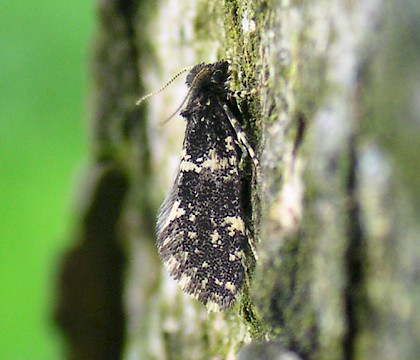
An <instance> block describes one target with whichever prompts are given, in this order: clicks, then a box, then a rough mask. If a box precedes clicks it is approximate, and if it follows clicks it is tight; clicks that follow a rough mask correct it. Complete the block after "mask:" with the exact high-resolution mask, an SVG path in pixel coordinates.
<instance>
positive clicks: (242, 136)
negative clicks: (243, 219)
mask: <svg viewBox="0 0 420 360" xmlns="http://www.w3.org/2000/svg"><path fill="white" fill-rule="evenodd" d="M222 106H223V110H224V111H225V114H226V115H227V117H228V119H229V122H230V124H231V125H232V127H233V129H234V130H235V133H236V138H237V140H238V142H240V143H241V144H242V145H243V146H244V147H245V149H246V151H247V153H248V154H249V157H250V158H251V160H252V164H253V165H254V166H253V168H254V176H255V180H256V182H257V184H261V179H260V166H259V165H260V164H259V161H258V159H257V156H256V154H255V151H254V149H253V148H252V146H251V144H250V143H249V141H248V137H247V136H246V133H245V131H244V129H243V127H242V125H241V124H240V123H239V121H238V120H237V118H236V116H235V115H234V114H233V112H232V111H231V110H230V109H229V107H228V106H227V105H226V104H223V105H222ZM247 238H248V239H249V240H248V244H249V245H250V247H251V251H252V253H253V255H254V259H255V260H257V259H258V254H257V249H256V245H255V243H256V239H254V238H253V236H251V233H249V231H248V233H247Z"/></svg>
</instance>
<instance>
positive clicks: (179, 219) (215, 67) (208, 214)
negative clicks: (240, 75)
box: [157, 61, 257, 311]
mask: <svg viewBox="0 0 420 360" xmlns="http://www.w3.org/2000/svg"><path fill="white" fill-rule="evenodd" d="M228 79H229V65H228V63H227V62H226V61H219V62H215V63H212V64H205V63H200V64H198V65H196V66H194V67H193V68H192V70H191V71H190V73H189V74H188V75H187V79H186V84H187V86H188V87H189V92H188V95H187V98H186V101H187V105H186V106H185V108H184V109H183V110H182V112H181V115H182V116H183V117H184V118H185V120H186V130H185V138H184V142H183V147H182V155H181V161H180V164H179V171H178V173H177V176H176V179H175V181H174V183H173V186H172V188H171V190H170V191H169V193H168V195H167V197H166V199H165V201H164V202H163V204H162V205H161V207H160V210H159V212H158V221H157V248H158V252H159V255H160V257H161V259H162V261H163V263H164V265H165V267H166V268H167V270H168V271H169V273H170V275H171V276H172V277H173V278H174V279H176V280H177V281H178V282H179V284H180V285H181V287H182V289H183V290H184V291H185V292H186V293H188V294H190V295H192V296H193V297H194V298H196V299H198V300H199V301H200V302H202V303H203V304H205V305H206V306H207V307H208V309H209V310H212V311H224V310H227V309H228V308H230V307H231V306H232V305H233V303H234V301H235V299H236V298H237V296H238V294H239V293H240V291H241V289H242V287H243V285H244V281H245V277H246V272H247V268H248V265H247V264H248V263H249V261H248V260H249V259H250V258H251V259H253V258H254V255H253V253H252V249H253V247H252V234H251V231H250V230H249V229H248V226H247V225H246V223H247V221H246V220H245V210H244V199H243V189H242V187H243V185H242V182H241V175H242V174H241V167H240V162H241V159H243V155H245V154H246V155H247V156H250V157H251V159H252V160H253V161H254V163H255V162H256V161H257V160H256V157H255V153H254V151H253V150H252V148H251V146H250V144H249V142H248V140H247V137H246V135H245V132H244V131H243V129H242V126H241V124H240V119H241V118H240V116H241V115H240V111H239V109H238V107H237V105H236V101H235V99H234V97H233V96H232V92H231V91H230V90H229V88H228Z"/></svg>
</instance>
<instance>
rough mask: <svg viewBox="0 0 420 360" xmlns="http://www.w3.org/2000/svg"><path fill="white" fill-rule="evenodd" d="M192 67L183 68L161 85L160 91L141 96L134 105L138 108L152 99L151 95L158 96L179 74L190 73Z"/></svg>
mask: <svg viewBox="0 0 420 360" xmlns="http://www.w3.org/2000/svg"><path fill="white" fill-rule="evenodd" d="M193 67H194V65H192V66H188V67H185V68H183V69H182V70H181V71H179V72H178V73H177V74H176V75H175V76H174V77H172V79H170V80H169V81H168V82H167V83H166V84H165V85H163V86H162V87H161V88H160V89H157V90H155V91H153V92H151V93H149V94H147V95H144V96H142V97H141V98H140V99H138V100H137V101H136V105H137V106H139V105H140V104H141V103H142V102H143V101H145V100H146V99H148V98H149V97H152V96H153V95H156V94H159V93H160V92H162V91H163V90H165V89H166V88H167V87H168V86H169V85H171V84H172V83H173V82H174V81H175V79H176V78H177V77H178V76H180V75H181V74H183V73H184V72H186V71H190V70H191V69H192V68H193ZM184 102H185V100H184ZM178 110H179V109H178ZM178 110H177V112H178ZM175 114H176V113H175ZM175 114H173V115H172V116H171V117H170V118H169V119H171V118H172V117H173V116H175ZM166 121H168V120H166ZM166 121H165V122H166Z"/></svg>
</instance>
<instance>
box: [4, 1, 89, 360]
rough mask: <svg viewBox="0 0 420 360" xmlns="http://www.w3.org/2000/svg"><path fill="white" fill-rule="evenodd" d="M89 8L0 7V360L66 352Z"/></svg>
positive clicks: (81, 4)
mask: <svg viewBox="0 0 420 360" xmlns="http://www.w3.org/2000/svg"><path fill="white" fill-rule="evenodd" d="M93 7H94V2H91V1H81V0H80V1H72V2H57V1H53V0H44V1H25V0H23V1H17V2H13V1H10V2H2V5H1V7H0V23H1V27H0V34H1V35H0V69H1V70H0V71H1V76H0V216H1V218H0V312H1V313H0V359H5V360H16V359H25V360H27V359H31V360H37V359H42V360H45V359H47V360H48V359H60V358H62V341H61V339H60V336H59V333H58V331H57V329H56V328H55V327H54V325H53V323H52V321H51V319H52V314H51V311H52V304H53V300H54V293H53V291H54V287H55V276H56V274H55V273H56V270H57V265H58V261H59V256H60V254H61V253H62V251H63V250H64V249H65V248H66V246H68V245H69V244H68V242H67V243H66V241H68V240H69V237H68V233H69V232H71V230H72V229H71V220H72V215H73V213H72V208H73V207H74V206H73V204H74V200H73V198H74V197H75V193H76V192H75V190H76V178H77V176H76V175H78V176H80V175H81V174H80V172H81V171H80V170H81V168H82V164H83V161H84V160H83V158H84V157H85V154H86V149H87V141H86V139H87V136H86V131H85V130H86V125H85V124H86V121H85V120H86V118H87V103H88V101H87V88H88V59H89V49H88V46H89V42H90V38H91V33H92V27H93V25H92V24H93V18H94V8H93Z"/></svg>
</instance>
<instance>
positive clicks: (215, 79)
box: [186, 61, 229, 88]
mask: <svg viewBox="0 0 420 360" xmlns="http://www.w3.org/2000/svg"><path fill="white" fill-rule="evenodd" d="M228 75H229V64H228V62H227V61H218V62H215V63H212V64H205V63H200V64H197V65H195V66H194V67H193V68H192V69H191V71H190V72H189V74H188V75H187V80H186V83H187V85H188V87H190V88H201V87H207V86H210V87H211V86H224V84H225V82H226V81H227V78H228Z"/></svg>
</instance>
